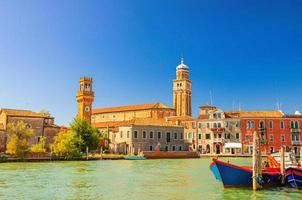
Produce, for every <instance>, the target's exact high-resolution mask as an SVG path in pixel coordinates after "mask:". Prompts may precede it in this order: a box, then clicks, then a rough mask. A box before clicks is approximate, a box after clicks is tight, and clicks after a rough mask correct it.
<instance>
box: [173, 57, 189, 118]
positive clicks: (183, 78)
mask: <svg viewBox="0 0 302 200" xmlns="http://www.w3.org/2000/svg"><path fill="white" fill-rule="evenodd" d="M191 98H192V81H191V80H190V79H189V67H188V66H187V65H185V64H184V58H181V62H180V64H179V65H178V66H177V67H176V79H175V80H174V81H173V107H174V109H175V110H176V115H177V116H191V115H192V105H191V102H192V99H191Z"/></svg>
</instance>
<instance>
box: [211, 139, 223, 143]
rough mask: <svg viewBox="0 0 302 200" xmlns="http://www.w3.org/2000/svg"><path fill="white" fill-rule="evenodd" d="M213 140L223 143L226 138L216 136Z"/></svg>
mask: <svg viewBox="0 0 302 200" xmlns="http://www.w3.org/2000/svg"><path fill="white" fill-rule="evenodd" d="M213 142H214V143H223V142H224V139H223V138H214V139H213Z"/></svg>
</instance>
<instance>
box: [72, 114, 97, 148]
mask: <svg viewBox="0 0 302 200" xmlns="http://www.w3.org/2000/svg"><path fill="white" fill-rule="evenodd" d="M70 127H71V130H72V132H74V133H75V134H76V136H77V137H78V139H79V140H78V141H79V143H78V147H79V149H80V151H81V152H85V151H86V149H87V148H88V149H89V150H96V149H97V148H98V146H99V130H98V129H97V128H94V127H92V126H91V125H90V124H89V123H88V122H87V121H86V120H85V119H82V118H76V119H74V120H73V122H72V123H71V125H70Z"/></svg>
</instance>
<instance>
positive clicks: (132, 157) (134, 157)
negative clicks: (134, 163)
mask: <svg viewBox="0 0 302 200" xmlns="http://www.w3.org/2000/svg"><path fill="white" fill-rule="evenodd" d="M124 159H125V160H147V158H146V157H145V156H144V153H143V152H141V151H140V150H138V154H137V155H135V154H134V153H133V152H132V153H130V154H129V155H126V156H124Z"/></svg>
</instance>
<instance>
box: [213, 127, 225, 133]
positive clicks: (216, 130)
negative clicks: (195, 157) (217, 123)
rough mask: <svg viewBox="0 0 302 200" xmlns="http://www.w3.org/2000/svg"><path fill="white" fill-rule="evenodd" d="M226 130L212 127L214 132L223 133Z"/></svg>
mask: <svg viewBox="0 0 302 200" xmlns="http://www.w3.org/2000/svg"><path fill="white" fill-rule="evenodd" d="M224 130H225V129H224V128H211V131H212V132H214V133H222V132H223V131H224Z"/></svg>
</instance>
